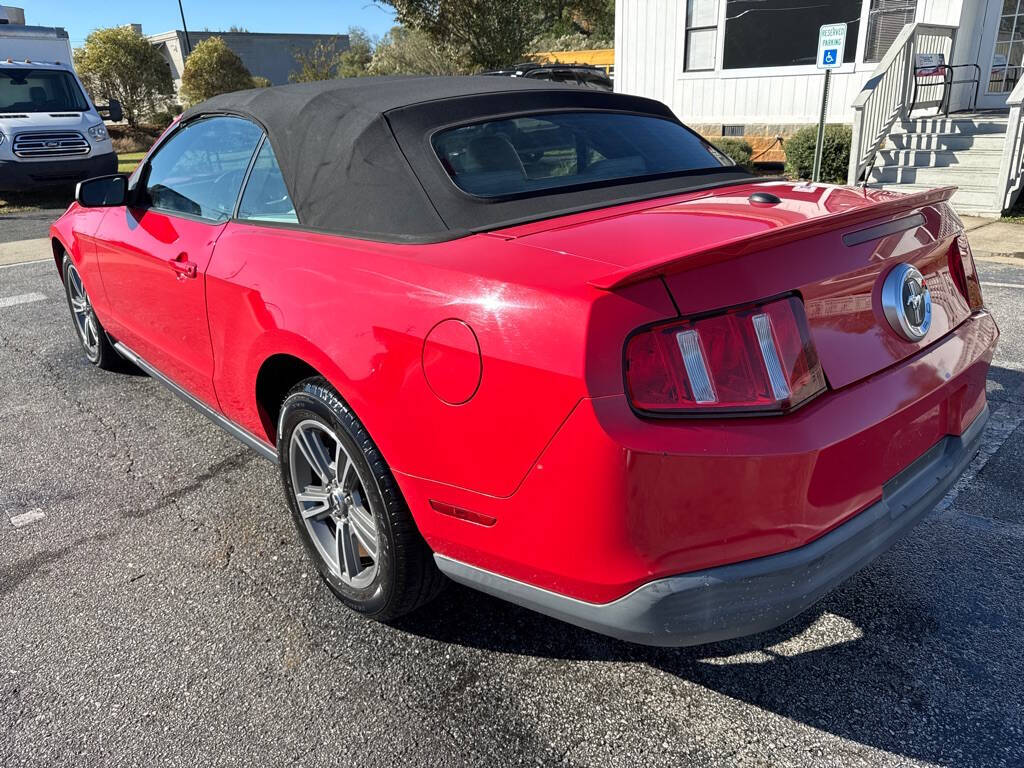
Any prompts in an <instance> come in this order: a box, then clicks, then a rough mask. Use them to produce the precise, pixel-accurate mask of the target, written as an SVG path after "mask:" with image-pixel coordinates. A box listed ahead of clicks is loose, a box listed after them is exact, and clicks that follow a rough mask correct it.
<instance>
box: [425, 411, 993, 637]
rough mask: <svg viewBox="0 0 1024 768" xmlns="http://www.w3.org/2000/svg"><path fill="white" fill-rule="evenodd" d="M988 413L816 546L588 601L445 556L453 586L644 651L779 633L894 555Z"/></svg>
mask: <svg viewBox="0 0 1024 768" xmlns="http://www.w3.org/2000/svg"><path fill="white" fill-rule="evenodd" d="M987 421H988V408H987V407H986V409H985V411H984V412H982V413H981V414H980V415H979V416H978V418H977V419H975V421H974V423H973V424H971V426H970V427H968V429H967V430H966V431H965V432H964V434H963V435H961V436H959V437H954V436H948V437H946V438H944V439H942V440H941V441H939V442H938V443H937V444H936V445H935V446H934V447H932V448H931V449H930V450H929V451H928V452H927V453H925V454H924V455H923V456H921V458H919V459H918V460H917V461H915V462H914V463H913V464H912V465H911V466H909V467H908V468H907V469H905V470H904V471H903V472H901V473H900V474H899V475H897V476H896V477H895V478H893V479H892V480H891V481H889V482H888V483H886V484H885V486H884V488H883V493H882V500H881V501H879V502H878V503H876V504H873V505H872V506H870V507H868V508H867V509H865V510H864V511H863V512H861V513H860V514H858V515H857V516H856V517H854V518H852V519H851V520H849V521H847V522H845V523H843V524H842V525H840V526H839V527H838V528H835V529H833V530H832V531H830V532H828V533H826V534H825V535H824V536H821V537H820V538H818V539H815V540H814V541H813V542H811V543H810V544H807V545H806V546H803V547H800V548H798V549H794V550H790V551H789V552H782V553H780V554H777V555H769V556H767V557H761V558H757V559H756V560H746V561H744V562H740V563H733V564H731V565H723V566H719V567H717V568H710V569H708V570H704V571H697V572H694V573H687V574H682V575H680V576H672V577H669V578H666V579H660V580H658V581H653V582H651V583H649V584H644V585H643V586H641V587H638V588H637V589H635V590H634V591H633V592H630V593H629V594H628V595H626V596H624V597H621V598H619V599H618V600H615V601H614V602H611V603H602V604H598V603H587V602H584V601H582V600H576V599H573V598H571V597H566V596H565V595H559V594H556V593H554V592H549V591H547V590H544V589H540V588H538V587H534V586H531V585H529V584H524V583H523V582H519V581H515V580H513V579H509V578H506V577H504V576H500V575H498V574H496V573H491V572H490V571H485V570H482V569H480V568H476V567H474V566H471V565H467V564H465V563H461V562H458V561H457V560H452V559H451V558H447V557H444V556H443V555H434V559H435V560H436V561H437V565H438V567H439V568H440V569H441V570H442V571H443V572H444V573H445V574H447V575H448V576H449V577H450V578H451V579H452V580H454V581H457V582H459V583H462V584H465V585H467V586H470V587H474V588H476V589H479V590H481V591H483V592H486V593H488V594H491V595H495V596H496V597H501V598H504V599H505V600H509V601H510V602H513V603H517V604H519V605H522V606H525V607H527V608H532V609H533V610H535V611H539V612H540V613H544V614H547V615H548V616H553V617H555V618H557V619H562V620H563V621H567V622H569V623H570V624H576V625H579V626H581V627H586V628H587V629H592V630H594V631H595V632H601V633H603V634H606V635H611V636H613V637H617V638H619V639H621V640H628V641H631V642H634V643H643V644H645V645H662V646H682V645H700V644H702V643H711V642H716V641H719V640H726V639H729V638H733V637H741V636H743V635H751V634H754V633H757V632H763V631H765V630H768V629H772V628H773V627H777V626H778V625H779V624H782V623H783V622H785V621H788V620H789V619H791V618H793V617H794V616H796V615H797V614H799V613H801V612H803V611H804V610H806V609H807V608H808V607H810V606H811V605H812V604H814V603H815V602H817V601H818V600H820V599H821V598H822V597H824V596H825V595H826V594H827V593H828V592H829V591H830V590H832V589H834V588H835V587H836V586H838V585H839V584H841V583H842V582H843V581H845V580H846V579H848V578H849V577H850V576H852V575H853V574H854V573H856V572H857V571H858V570H860V569H861V568H863V567H864V566H866V565H867V564H868V563H870V562H871V561H872V560H874V559H875V558H877V557H878V556H879V555H881V554H882V553H883V552H885V550H887V549H888V548H889V547H890V546H892V545H893V543H895V542H896V540H897V539H899V538H900V536H902V535H903V534H904V533H906V532H907V531H908V530H909V529H910V528H912V527H913V526H914V525H915V524H916V523H917V522H918V521H919V520H920V519H921V518H922V517H923V516H924V515H925V514H927V513H928V512H929V511H930V510H931V509H932V507H934V506H935V504H936V503H937V502H938V501H939V500H940V499H941V498H942V497H943V496H944V495H945V493H946V491H947V490H949V488H950V486H952V485H953V483H954V482H956V480H957V478H958V477H959V476H960V475H961V473H962V472H963V471H964V469H966V467H967V465H968V464H969V463H970V461H971V460H972V459H973V458H974V455H975V453H977V450H978V447H979V444H980V442H981V433H982V430H983V429H984V427H985V424H986V422H987Z"/></svg>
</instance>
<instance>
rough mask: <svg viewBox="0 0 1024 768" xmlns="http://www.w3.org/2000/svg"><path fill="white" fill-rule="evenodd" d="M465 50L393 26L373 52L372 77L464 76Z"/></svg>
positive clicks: (370, 72) (408, 29)
mask: <svg viewBox="0 0 1024 768" xmlns="http://www.w3.org/2000/svg"><path fill="white" fill-rule="evenodd" d="M468 71H469V65H468V64H467V63H466V56H465V51H462V50H459V49H458V48H455V47H454V46H452V45H448V44H444V43H438V42H436V41H435V40H434V38H432V37H431V36H430V35H428V34H427V33H426V32H423V31H421V30H418V29H411V28H409V27H394V28H393V29H392V30H391V31H390V32H388V34H387V35H385V36H384V38H383V39H381V41H380V42H379V43H377V47H376V49H375V50H374V52H373V61H371V62H370V66H369V69H368V73H369V74H371V75H464V74H466V73H467V72H468Z"/></svg>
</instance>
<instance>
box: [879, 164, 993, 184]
mask: <svg viewBox="0 0 1024 768" xmlns="http://www.w3.org/2000/svg"><path fill="white" fill-rule="evenodd" d="M871 175H872V177H873V178H875V179H877V180H878V181H880V182H882V183H883V184H926V185H928V186H932V187H945V186H949V185H951V184H956V185H958V186H966V187H988V185H989V184H991V185H992V189H995V177H994V176H992V174H990V173H988V172H979V171H978V170H976V169H974V168H959V167H952V168H912V167H907V166H897V165H888V166H878V165H876V166H875V167H874V168H872V169H871Z"/></svg>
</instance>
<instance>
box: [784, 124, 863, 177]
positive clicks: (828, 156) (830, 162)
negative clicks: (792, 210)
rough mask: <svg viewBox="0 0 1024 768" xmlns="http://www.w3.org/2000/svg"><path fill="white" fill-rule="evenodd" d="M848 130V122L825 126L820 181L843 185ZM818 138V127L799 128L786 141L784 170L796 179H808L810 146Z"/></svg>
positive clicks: (847, 164)
mask: <svg viewBox="0 0 1024 768" xmlns="http://www.w3.org/2000/svg"><path fill="white" fill-rule="evenodd" d="M852 139H853V136H852V131H851V129H850V126H848V125H826V126H825V142H824V146H823V147H822V150H821V180H822V181H823V182H827V183H830V184H845V183H846V176H847V172H848V170H849V167H850V142H851V141H852ZM817 141H818V126H816V125H808V126H806V127H805V128H801V129H800V130H799V131H797V132H796V133H794V134H793V135H792V136H790V137H789V138H788V139H787V140H786V144H785V149H786V173H787V174H788V175H789V176H791V177H793V178H797V179H809V178H811V175H812V174H813V172H814V145H815V144H816V143H817Z"/></svg>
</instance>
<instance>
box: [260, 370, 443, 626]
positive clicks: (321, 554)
mask: <svg viewBox="0 0 1024 768" xmlns="http://www.w3.org/2000/svg"><path fill="white" fill-rule="evenodd" d="M279 423H280V429H279V430H278V436H277V452H278V456H279V458H280V462H281V480H282V482H283V483H284V489H285V495H286V497H287V500H288V505H289V507H290V508H291V511H292V516H293V518H294V521H295V525H296V527H297V528H298V529H299V534H300V536H301V537H302V540H303V543H304V544H305V545H306V549H307V550H308V551H309V553H310V555H311V556H312V557H313V561H314V563H315V564H316V567H317V570H318V571H319V572H320V576H321V578H322V579H323V580H324V581H325V582H326V583H327V586H329V587H330V588H331V590H332V591H333V592H334V594H335V595H337V596H338V597H339V598H340V599H341V600H342V602H344V603H345V604H346V605H348V606H349V607H350V608H352V609H353V610H355V611H358V612H359V613H362V614H364V615H366V616H369V617H371V618H373V619H376V620H378V621H389V620H392V619H397V618H398V617H400V616H403V615H405V614H407V613H409V612H410V611H414V610H415V609H417V608H419V607H420V606H422V605H424V604H425V603H427V602H428V601H429V600H431V599H432V598H433V597H434V596H436V595H437V593H438V592H439V591H440V589H441V587H442V585H443V584H444V576H443V575H442V574H441V572H440V571H438V569H437V566H436V565H435V564H434V559H433V556H432V554H431V552H430V548H429V547H428V546H427V543H426V542H425V541H424V540H423V537H422V536H420V533H419V530H418V529H417V528H416V524H415V523H414V521H413V519H412V515H411V514H410V513H409V509H408V507H407V506H406V503H405V499H404V498H403V497H402V494H401V491H400V490H399V489H398V485H397V484H396V483H395V479H394V477H393V476H392V474H391V470H390V469H389V468H388V466H387V463H386V462H385V461H384V458H383V457H382V456H381V455H380V452H379V451H378V450H377V446H376V445H375V444H374V442H373V440H372V439H370V435H369V433H368V432H367V431H366V428H365V427H364V426H363V424H362V422H360V421H359V419H358V418H357V417H356V415H355V414H354V413H353V412H352V411H351V409H350V408H349V407H348V406H347V405H346V404H345V403H344V402H343V401H342V399H341V398H340V397H339V396H338V393H337V392H335V391H334V389H333V388H332V387H331V386H330V384H328V383H327V381H326V380H324V379H323V378H320V377H315V378H311V379H306V380H305V381H302V382H300V383H299V384H298V385H296V386H295V387H294V388H293V389H292V390H291V391H290V392H289V393H288V395H287V397H285V400H284V404H283V405H282V409H281V417H280V422H279Z"/></svg>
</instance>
